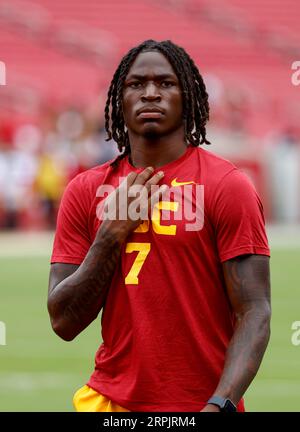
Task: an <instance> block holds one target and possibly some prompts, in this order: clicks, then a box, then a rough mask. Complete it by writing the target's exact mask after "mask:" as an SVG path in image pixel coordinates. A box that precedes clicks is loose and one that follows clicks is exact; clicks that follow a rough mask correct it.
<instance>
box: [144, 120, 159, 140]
mask: <svg viewBox="0 0 300 432" xmlns="http://www.w3.org/2000/svg"><path fill="white" fill-rule="evenodd" d="M142 135H143V136H144V137H145V138H147V139H155V138H158V137H160V136H161V135H162V131H161V130H160V128H159V127H158V125H157V124H149V123H148V124H147V125H145V127H144V130H143V132H142Z"/></svg>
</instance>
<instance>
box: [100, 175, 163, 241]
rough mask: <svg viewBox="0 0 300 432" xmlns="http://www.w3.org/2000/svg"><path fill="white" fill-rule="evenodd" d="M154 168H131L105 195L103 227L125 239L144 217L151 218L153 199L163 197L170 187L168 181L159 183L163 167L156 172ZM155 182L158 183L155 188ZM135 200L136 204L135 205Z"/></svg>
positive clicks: (156, 200)
mask: <svg viewBox="0 0 300 432" xmlns="http://www.w3.org/2000/svg"><path fill="white" fill-rule="evenodd" d="M153 171H154V169H153V168H152V167H147V168H145V169H144V170H143V171H142V172H141V173H139V174H138V173H135V172H131V173H130V174H129V175H128V176H127V177H126V178H125V179H124V181H123V182H122V183H121V184H120V186H119V187H118V188H117V189H115V191H114V192H113V193H111V194H110V195H109V196H108V197H107V198H106V199H105V201H104V203H103V211H104V212H103V213H102V217H103V222H102V224H101V226H102V229H101V231H103V230H105V231H106V230H107V231H109V232H112V233H113V234H114V235H117V236H118V238H119V239H120V242H121V243H122V242H123V241H124V240H125V238H126V237H127V236H128V234H130V233H131V232H132V231H134V230H135V229H136V228H137V227H138V226H139V225H140V223H141V222H142V221H143V220H145V219H148V217H149V211H151V208H152V206H153V203H155V202H158V201H159V198H160V197H161V195H162V193H163V192H164V190H165V189H166V185H162V186H160V187H158V183H159V181H160V180H161V179H162V178H163V176H164V173H163V172H162V171H159V172H157V173H156V174H154V175H153ZM155 185H157V187H156V188H153V187H152V186H155ZM133 202H134V206H131V205H132V204H133ZM131 207H132V208H131ZM136 209H138V212H137V211H135V210H136Z"/></svg>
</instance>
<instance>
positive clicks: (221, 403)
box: [207, 396, 236, 412]
mask: <svg viewBox="0 0 300 432" xmlns="http://www.w3.org/2000/svg"><path fill="white" fill-rule="evenodd" d="M207 403H208V404H213V405H217V406H218V407H219V408H220V411H222V412H236V406H235V405H234V403H233V402H231V400H230V399H225V398H222V397H220V396H213V397H211V398H210V399H209V400H208V401H207Z"/></svg>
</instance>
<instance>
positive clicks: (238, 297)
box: [223, 255, 270, 318]
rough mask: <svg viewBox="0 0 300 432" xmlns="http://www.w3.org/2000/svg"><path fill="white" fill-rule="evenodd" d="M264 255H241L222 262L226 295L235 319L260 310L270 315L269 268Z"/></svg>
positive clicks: (267, 259) (267, 258)
mask: <svg viewBox="0 0 300 432" xmlns="http://www.w3.org/2000/svg"><path fill="white" fill-rule="evenodd" d="M269 261H270V259H269V257H268V256H266V255H242V256H238V257H235V258H233V259H230V260H228V261H225V262H223V273H224V277H225V283H226V289H227V294H228V297H229V300H230V303H231V306H232V308H233V310H234V312H235V314H236V316H237V318H239V317H241V316H242V315H244V314H245V313H246V312H247V311H249V310H251V309H253V308H256V309H260V308H262V309H263V310H264V311H265V312H268V313H270V268H269V267H270V266H269Z"/></svg>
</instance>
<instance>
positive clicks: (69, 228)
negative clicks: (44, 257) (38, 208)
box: [51, 175, 91, 264]
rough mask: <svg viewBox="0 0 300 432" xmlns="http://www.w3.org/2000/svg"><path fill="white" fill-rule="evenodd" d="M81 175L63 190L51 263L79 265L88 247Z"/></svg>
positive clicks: (88, 238)
mask: <svg viewBox="0 0 300 432" xmlns="http://www.w3.org/2000/svg"><path fill="white" fill-rule="evenodd" d="M82 178H83V177H82V175H79V176H77V177H75V179H73V180H72V181H71V182H70V183H69V184H68V186H67V188H66V189H65V192H64V194H63V197H62V200H61V203H60V207H59V211H58V216H57V226H56V233H55V237H54V244H53V251H52V256H51V263H54V262H62V263H70V264H81V263H82V261H83V260H84V258H85V256H86V254H87V252H88V250H89V248H90V246H91V240H90V235H89V230H88V213H89V210H88V204H87V202H86V191H85V188H84V184H83V180H82Z"/></svg>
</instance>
